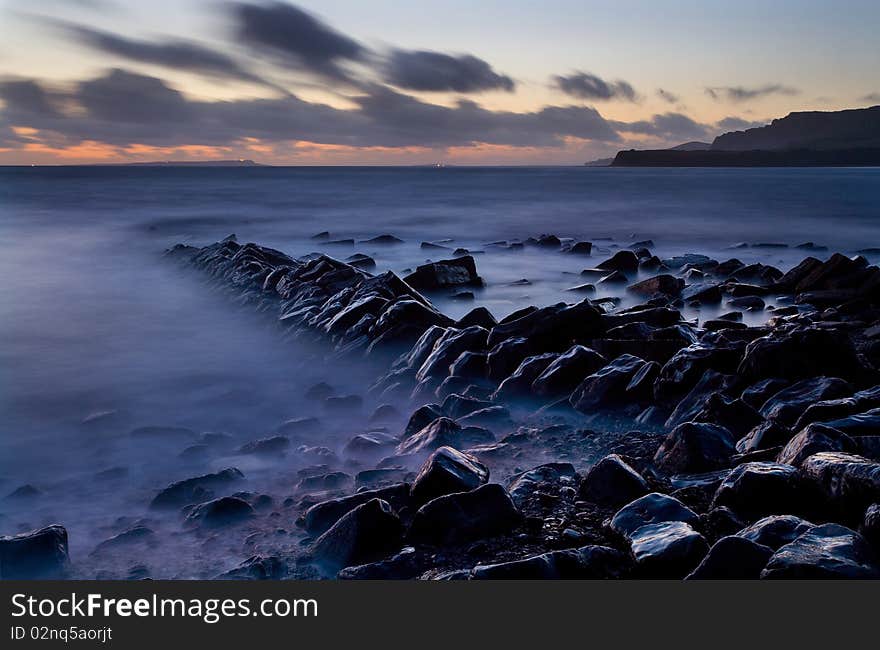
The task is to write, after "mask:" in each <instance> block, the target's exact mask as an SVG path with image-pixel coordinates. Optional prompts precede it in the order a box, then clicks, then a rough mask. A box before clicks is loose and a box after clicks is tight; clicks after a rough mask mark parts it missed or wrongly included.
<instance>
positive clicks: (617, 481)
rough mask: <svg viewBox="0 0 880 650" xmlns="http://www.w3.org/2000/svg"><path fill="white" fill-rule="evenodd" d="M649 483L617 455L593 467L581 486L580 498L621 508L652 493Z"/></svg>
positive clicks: (604, 459)
mask: <svg viewBox="0 0 880 650" xmlns="http://www.w3.org/2000/svg"><path fill="white" fill-rule="evenodd" d="M650 491H651V490H650V488H649V487H648V483H647V482H646V481H645V479H644V478H642V476H641V475H640V474H639V473H638V472H637V471H636V470H634V469H633V468H632V467H630V466H629V465H628V464H627V463H626V462H624V460H623V459H622V458H621V457H620V456H618V455H617V454H611V455H609V456H605V457H604V458H603V459H602V460H600V461H599V462H598V463H596V464H595V465H593V466H592V467H591V468H590V469H589V471H588V472H587V473H586V475H585V476H584V480H583V481H582V482H581V485H580V492H579V494H580V497H581V498H582V499H585V500H586V501H592V502H593V503H598V504H601V505H604V506H614V507H619V506H621V505H623V504H625V503H629V502H631V501H633V500H634V499H637V498H638V497H640V496H643V495H645V494H648V493H649V492H650Z"/></svg>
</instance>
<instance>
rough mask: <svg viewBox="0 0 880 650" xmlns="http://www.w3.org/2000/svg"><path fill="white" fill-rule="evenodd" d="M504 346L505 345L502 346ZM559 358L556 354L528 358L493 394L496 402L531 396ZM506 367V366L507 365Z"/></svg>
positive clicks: (550, 353) (549, 353)
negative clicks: (543, 373)
mask: <svg viewBox="0 0 880 650" xmlns="http://www.w3.org/2000/svg"><path fill="white" fill-rule="evenodd" d="M501 345H504V344H501ZM558 357H559V355H558V354H556V353H555V352H548V353H546V354H539V355H536V356H532V357H527V358H526V359H524V360H523V362H522V363H520V364H519V366H517V368H516V370H514V371H513V373H511V374H510V375H509V376H508V377H507V378H506V379H504V380H503V381H502V382H501V385H499V386H498V388H497V389H496V391H495V392H494V393H493V394H492V399H493V400H494V401H502V402H504V401H510V400H514V399H517V398H520V397H525V396H527V395H531V392H532V384H533V383H534V381H535V379H537V378H538V377H540V376H541V373H542V372H544V370H546V369H547V367H548V366H549V365H550V364H551V363H553V361H554V360H556V359H557V358H558ZM505 365H506V364H505Z"/></svg>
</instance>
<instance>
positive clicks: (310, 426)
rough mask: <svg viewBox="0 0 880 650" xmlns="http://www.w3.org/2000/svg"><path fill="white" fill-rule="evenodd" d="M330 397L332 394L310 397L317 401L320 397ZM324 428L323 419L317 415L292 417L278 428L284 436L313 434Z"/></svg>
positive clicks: (279, 432) (322, 398)
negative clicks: (316, 416)
mask: <svg viewBox="0 0 880 650" xmlns="http://www.w3.org/2000/svg"><path fill="white" fill-rule="evenodd" d="M327 397H330V395H326V396H323V397H320V398H317V397H314V398H310V399H315V400H316V401H317V400H318V399H320V400H321V401H324V400H325V399H327ZM322 428H323V425H322V424H321V421H320V420H319V419H318V418H315V417H303V418H292V419H290V420H287V421H285V422H284V423H283V424H282V425H281V426H280V427H278V429H277V433H278V434H279V435H283V436H301V435H305V434H313V433H318V432H320V431H321V429H322Z"/></svg>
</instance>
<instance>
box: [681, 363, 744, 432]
mask: <svg viewBox="0 0 880 650" xmlns="http://www.w3.org/2000/svg"><path fill="white" fill-rule="evenodd" d="M731 379H732V378H731V377H730V376H729V375H722V374H721V373H719V372H715V371H714V370H707V371H706V372H705V373H703V376H702V377H700V380H699V381H698V382H697V383H696V384H695V385H694V387H693V388H691V389H690V391H689V392H688V393H687V394H686V395H685V396H684V397H683V398H682V399H681V401H679V403H678V405H677V406H676V407H675V409H674V410H673V411H672V413H671V414H670V415H669V418H668V419H667V420H666V427H667V428H668V429H674V428H675V427H677V426H678V425H679V424H682V423H684V422H691V421H693V420H696V418H697V415H698V414H699V413H701V412H702V411H703V408H704V406H705V405H706V403H707V402H708V401H709V399H710V398H711V397H712V395H715V394H719V393H722V392H723V391H725V390H726V389H727V387H728V386H729V385H730V383H731Z"/></svg>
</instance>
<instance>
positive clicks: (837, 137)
mask: <svg viewBox="0 0 880 650" xmlns="http://www.w3.org/2000/svg"><path fill="white" fill-rule="evenodd" d="M611 164H612V165H613V166H615V167H812V166H815V167H819V166H821V167H827V166H831V167H833V166H880V106H873V107H871V108H861V109H850V110H844V111H828V112H824V111H807V112H798V113H789V114H788V115H787V116H786V117H783V118H780V119H776V120H773V121H772V122H771V123H770V124H768V125H767V126H762V127H757V128H753V129H747V130H745V131H733V132H730V133H724V134H723V135H720V136H718V137H717V138H715V140H714V141H713V142H712V143H711V144H706V143H701V142H688V143H685V144H683V145H679V146H678V147H673V148H672V149H659V150H644V151H640V150H636V149H630V150H628V151H620V152H618V154H617V156H615V158H614V160H613V161H612V163H611Z"/></svg>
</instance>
